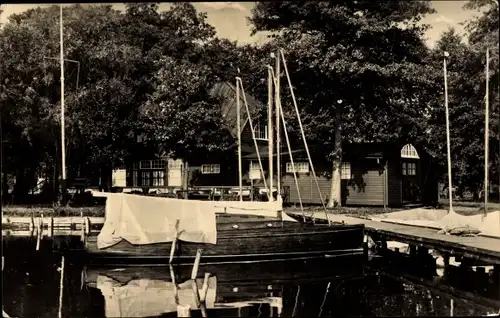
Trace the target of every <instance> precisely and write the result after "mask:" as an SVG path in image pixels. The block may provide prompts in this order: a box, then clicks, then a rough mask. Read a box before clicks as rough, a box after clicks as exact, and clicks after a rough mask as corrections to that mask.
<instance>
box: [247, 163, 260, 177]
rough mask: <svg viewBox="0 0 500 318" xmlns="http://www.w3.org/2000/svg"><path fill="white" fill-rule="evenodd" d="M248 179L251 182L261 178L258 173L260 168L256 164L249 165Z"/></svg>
mask: <svg viewBox="0 0 500 318" xmlns="http://www.w3.org/2000/svg"><path fill="white" fill-rule="evenodd" d="M249 174H250V179H252V180H258V179H260V178H261V173H260V166H259V163H258V162H251V163H250V172H249Z"/></svg>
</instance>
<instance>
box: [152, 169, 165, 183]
mask: <svg viewBox="0 0 500 318" xmlns="http://www.w3.org/2000/svg"><path fill="white" fill-rule="evenodd" d="M163 185H165V171H163V170H157V171H153V186H163Z"/></svg>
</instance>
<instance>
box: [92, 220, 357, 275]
mask: <svg viewBox="0 0 500 318" xmlns="http://www.w3.org/2000/svg"><path fill="white" fill-rule="evenodd" d="M363 238H364V226H363V225H362V224H360V225H331V226H328V225H312V224H301V223H297V222H287V221H284V222H283V221H278V220H276V219H274V220H273V219H268V218H255V217H250V218H245V217H243V216H230V217H222V218H218V220H217V244H213V245H212V244H199V243H190V242H183V241H178V242H177V246H176V249H175V254H174V259H173V263H175V264H193V262H194V259H195V257H196V252H197V250H198V249H202V250H203V252H202V257H201V263H225V262H235V261H237V262H261V261H268V260H275V261H279V260H289V259H310V258H325V257H336V258H342V257H351V256H356V255H358V256H359V255H363ZM171 247H172V243H158V244H148V245H132V244H130V243H129V242H127V241H125V240H122V241H121V242H119V243H118V244H115V245H113V246H111V247H108V248H105V249H99V248H98V247H97V235H96V234H93V235H90V236H89V237H87V239H86V243H85V249H84V253H83V254H84V256H85V257H86V259H87V263H90V264H100V265H109V266H115V265H131V266H137V265H165V264H168V261H169V257H170V250H171Z"/></svg>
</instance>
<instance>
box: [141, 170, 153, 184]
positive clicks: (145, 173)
mask: <svg viewBox="0 0 500 318" xmlns="http://www.w3.org/2000/svg"><path fill="white" fill-rule="evenodd" d="M150 180H151V179H150V178H149V171H143V172H142V173H141V185H142V186H149V185H150Z"/></svg>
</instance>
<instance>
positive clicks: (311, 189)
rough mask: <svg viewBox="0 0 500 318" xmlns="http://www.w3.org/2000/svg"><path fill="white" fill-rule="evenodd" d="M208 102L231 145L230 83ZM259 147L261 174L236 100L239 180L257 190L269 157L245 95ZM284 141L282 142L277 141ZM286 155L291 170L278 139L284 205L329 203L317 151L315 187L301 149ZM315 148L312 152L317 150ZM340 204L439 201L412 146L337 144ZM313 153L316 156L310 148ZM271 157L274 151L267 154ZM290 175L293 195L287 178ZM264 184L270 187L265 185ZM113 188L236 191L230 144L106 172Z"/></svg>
mask: <svg viewBox="0 0 500 318" xmlns="http://www.w3.org/2000/svg"><path fill="white" fill-rule="evenodd" d="M212 95H213V96H218V97H220V98H221V113H222V116H223V118H224V121H225V122H226V126H227V129H228V131H229V132H230V133H231V134H232V136H233V137H234V139H235V140H236V139H237V126H236V119H237V117H236V105H237V102H236V88H235V86H234V85H232V84H231V83H227V82H224V83H219V84H217V85H215V86H214V88H213V90H212ZM245 97H246V101H247V104H248V108H249V110H250V113H251V118H252V124H253V128H254V134H255V143H256V144H257V148H258V149H259V154H260V160H261V164H262V168H263V172H264V174H262V172H261V168H260V164H259V157H258V156H257V151H256V148H255V143H254V140H253V138H252V129H251V128H250V120H249V118H248V115H247V114H246V108H245V104H244V102H245V99H244V98H243V96H241V100H240V106H241V108H242V111H241V127H242V132H241V141H242V145H241V148H242V159H243V160H242V179H243V186H244V187H245V188H251V187H252V188H253V187H256V188H261V189H264V188H265V187H264V181H263V180H264V179H265V180H266V181H267V183H269V153H268V137H269V136H268V129H267V118H264V119H263V120H259V119H258V118H259V116H258V115H259V113H260V112H261V111H262V110H263V109H265V107H264V105H262V104H261V103H259V102H258V101H257V100H256V99H254V98H253V97H252V96H250V95H248V94H246V96H245ZM282 139H283V138H282ZM297 148H298V147H295V149H292V154H293V159H294V164H295V167H294V166H293V165H292V163H291V160H290V155H289V153H288V151H287V147H286V146H285V145H284V141H283V142H282V145H281V154H280V159H281V160H280V161H281V179H280V180H281V186H282V191H281V193H282V196H283V201H284V202H288V203H292V204H295V203H299V193H300V198H301V200H302V203H304V204H321V197H322V198H323V200H326V201H328V200H329V199H330V198H329V196H330V189H331V173H332V164H331V163H330V162H328V161H327V160H326V158H325V156H324V152H323V151H321V148H324V145H320V146H312V147H310V152H311V156H312V162H313V165H314V169H315V172H316V176H317V181H318V185H319V189H320V191H321V196H320V194H319V193H320V192H319V191H318V186H317V185H316V182H315V180H314V177H313V174H312V170H311V169H312V167H311V166H310V164H309V162H308V159H307V156H306V153H305V151H304V149H303V148H302V149H300V148H299V149H297ZM318 148H319V149H318ZM342 148H343V154H342V165H341V167H340V176H341V197H342V199H341V201H342V202H341V204H342V205H360V206H394V207H397V206H402V205H405V204H414V203H424V204H434V203H436V202H437V199H438V187H437V178H436V176H435V175H434V170H435V169H433V163H432V158H431V157H430V156H429V155H427V154H426V153H425V152H424V151H423V150H422V149H417V148H416V147H415V146H414V145H411V144H399V143H355V144H344V145H343V146H342ZM315 149H316V150H315ZM274 152H275V153H276V151H274ZM273 162H274V167H275V168H274V180H273V188H274V191H276V185H277V174H276V172H277V160H276V154H274V156H273ZM294 170H295V171H296V176H297V183H298V190H297V186H296V183H295V179H294V176H293V171H294ZM268 185H269V184H268ZM113 186H114V187H116V188H123V189H126V190H128V191H133V190H142V191H144V190H147V191H151V190H153V191H156V192H159V193H162V192H163V193H164V192H176V191H179V190H182V189H188V188H191V189H214V188H233V189H234V190H237V189H238V156H237V145H234V147H233V148H232V149H230V151H228V152H225V153H220V154H214V153H212V154H210V155H207V156H200V157H197V158H191V159H190V160H189V161H188V162H184V161H183V160H181V159H175V158H168V157H160V158H153V159H144V160H141V161H139V162H137V163H134V164H133V165H131V166H129V167H122V168H121V169H116V170H115V171H114V172H113Z"/></svg>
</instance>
